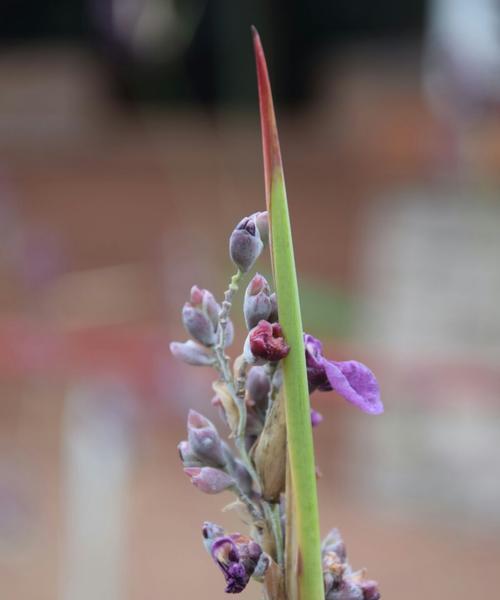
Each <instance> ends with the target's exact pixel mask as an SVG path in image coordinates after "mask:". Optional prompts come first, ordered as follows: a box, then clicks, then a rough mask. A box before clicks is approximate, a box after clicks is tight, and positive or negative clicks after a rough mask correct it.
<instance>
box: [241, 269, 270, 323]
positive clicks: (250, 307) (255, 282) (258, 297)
mask: <svg viewBox="0 0 500 600" xmlns="http://www.w3.org/2000/svg"><path fill="white" fill-rule="evenodd" d="M270 295H271V290H270V289H269V284H268V283H267V281H266V279H265V277H262V275H259V273H257V274H256V275H255V276H254V277H253V279H252V280H251V281H250V283H249V284H248V286H247V289H246V290H245V300H244V302H243V313H244V315H245V321H246V324H247V328H248V329H252V328H253V327H255V326H256V325H257V323H258V322H259V321H262V320H264V321H267V319H268V318H269V315H270V314H271V310H272V305H271V298H270Z"/></svg>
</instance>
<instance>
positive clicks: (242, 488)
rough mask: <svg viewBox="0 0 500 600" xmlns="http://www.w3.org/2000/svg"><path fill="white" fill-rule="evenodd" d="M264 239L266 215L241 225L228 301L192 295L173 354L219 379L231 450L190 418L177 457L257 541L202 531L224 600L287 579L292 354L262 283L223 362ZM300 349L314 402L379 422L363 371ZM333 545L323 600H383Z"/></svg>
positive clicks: (254, 285)
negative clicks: (333, 395)
mask: <svg viewBox="0 0 500 600" xmlns="http://www.w3.org/2000/svg"><path fill="white" fill-rule="evenodd" d="M267 239H268V222H267V213H265V212H258V213H254V214H253V215H250V216H249V217H245V218H244V219H242V220H241V221H240V222H239V223H238V225H237V226H236V227H235V229H234V231H233V232H232V234H231V236H230V240H229V253H230V257H231V259H232V261H233V263H234V264H235V265H236V267H237V269H238V270H237V273H236V274H235V275H234V276H233V277H232V279H231V281H230V284H229V287H228V289H227V291H226V292H225V294H224V297H223V299H222V301H221V302H220V303H219V302H217V300H216V299H215V297H214V295H213V294H212V293H211V292H210V291H208V290H206V289H201V288H199V287H197V286H193V288H192V289H191V293H190V297H189V301H188V302H186V304H185V305H184V307H183V310H182V322H183V324H184V327H185V329H186V331H187V333H188V334H189V336H190V338H191V339H188V340H187V341H185V342H172V343H171V345H170V349H171V351H172V354H173V355H174V356H175V357H176V358H178V359H180V360H182V361H183V362H185V363H187V364H189V365H194V366H205V367H206V366H210V367H213V368H214V369H215V370H216V372H217V379H216V381H215V382H214V384H213V389H214V391H215V397H214V398H213V400H212V405H213V406H215V407H216V408H217V410H218V412H219V414H220V416H221V418H222V421H223V423H224V424H225V425H226V426H227V428H228V429H229V432H228V438H227V441H225V440H224V439H222V437H221V435H220V434H219V431H218V430H217V428H216V426H215V425H214V424H213V423H212V421H210V420H209V419H208V418H206V417H205V416H203V415H201V414H200V413H198V412H196V411H193V410H191V411H189V415H188V419H187V439H185V440H184V441H182V442H180V444H179V446H178V450H179V455H180V458H181V461H182V464H183V467H184V472H185V473H186V475H187V476H188V477H189V478H190V480H191V482H192V484H193V485H194V486H195V487H196V488H197V489H198V490H200V491H202V492H204V493H207V494H219V493H222V492H225V491H227V492H230V493H233V494H235V495H236V499H237V500H236V504H234V503H233V505H236V506H239V507H242V508H243V510H245V511H246V513H247V516H246V518H245V519H246V521H247V522H249V523H250V527H251V537H248V536H244V535H241V534H239V533H234V534H229V535H226V534H225V533H224V531H223V530H222V529H221V528H220V527H219V526H217V525H214V524H211V523H205V525H204V527H203V538H204V544H205V546H206V548H207V550H208V551H209V553H210V555H211V557H212V558H213V560H214V561H215V563H216V564H217V565H218V567H219V568H220V569H221V571H222V573H223V575H224V577H225V580H226V592H228V593H239V592H241V591H242V590H243V589H244V588H245V587H246V586H247V584H248V582H249V581H250V580H251V579H252V578H253V579H256V580H258V581H263V580H264V579H265V576H266V572H267V571H268V570H269V571H272V573H273V574H274V573H281V574H282V573H283V569H284V544H285V527H284V523H283V520H284V510H283V502H284V494H283V492H284V487H285V479H286V478H285V469H286V424H285V412H284V403H283V401H282V394H281V388H282V372H281V362H282V360H284V359H286V357H287V355H288V353H289V352H290V350H291V349H290V347H289V346H288V344H287V343H286V339H285V335H284V332H283V330H282V327H281V325H280V323H279V315H278V305H277V298H276V294H275V293H273V292H272V290H271V286H270V285H269V282H268V281H267V280H266V278H265V277H263V276H262V275H260V274H258V273H256V274H255V275H254V276H253V277H252V278H251V279H250V281H249V283H248V284H247V286H246V289H245V295H244V302H243V313H244V319H245V323H246V327H247V335H246V339H245V343H244V346H243V348H242V350H241V353H240V354H239V355H238V356H237V357H236V358H235V359H234V361H231V360H230V358H229V357H228V356H227V354H226V348H227V347H228V346H229V345H230V344H231V343H232V342H233V337H234V331H233V325H232V322H231V320H230V318H229V315H230V311H231V308H232V303H233V299H234V296H235V294H236V292H237V291H238V289H239V284H240V282H241V279H242V277H243V276H244V274H247V273H248V272H249V271H250V270H251V269H252V267H253V266H254V265H255V263H256V261H257V259H258V257H259V255H260V254H261V252H262V249H263V247H264V244H265V243H266V242H267ZM304 349H305V354H306V364H307V375H308V381H309V389H310V392H311V393H312V392H313V391H315V390H319V391H330V390H335V391H336V392H337V393H338V394H339V395H340V396H343V397H344V398H345V399H346V400H347V401H348V402H351V403H352V404H354V405H356V406H357V407H358V408H360V409H361V410H363V411H364V412H367V413H371V414H377V413H380V412H382V410H383V407H382V403H381V402H380V394H379V389H378V385H377V381H376V379H375V377H374V375H373V374H372V372H371V371H370V370H369V369H368V368H367V367H366V366H364V365H363V364H361V363H358V362H356V361H347V362H336V361H331V360H327V359H326V358H325V357H324V356H323V349H322V346H321V343H320V342H319V341H318V340H317V339H315V338H313V337H312V336H310V335H307V334H305V335H304ZM321 421H322V417H321V415H320V414H319V413H318V412H317V411H315V410H311V423H312V425H313V426H316V425H318V424H319V423H320V422H321ZM330 538H331V536H330ZM330 538H329V539H330ZM332 540H333V538H331V539H330V541H328V543H327V544H326V546H324V548H323V565H324V577H325V598H327V599H328V600H377V599H378V597H379V596H378V595H377V594H378V592H377V593H375V592H374V591H373V589H372V588H373V585H372V584H373V582H366V581H364V579H362V578H361V579H360V576H359V573H352V572H351V570H350V568H349V566H348V563H347V562H346V560H345V551H344V550H342V548H343V545H342V543H341V540H340V538H339V539H338V540H337V541H335V542H334V541H332ZM273 576H274V575H273ZM280 576H281V575H280ZM370 585H372V587H370ZM375 589H376V586H375ZM349 590H350V591H349ZM359 590H361V591H359ZM356 594H358V595H356ZM360 594H361V595H360ZM370 594H371V595H370Z"/></svg>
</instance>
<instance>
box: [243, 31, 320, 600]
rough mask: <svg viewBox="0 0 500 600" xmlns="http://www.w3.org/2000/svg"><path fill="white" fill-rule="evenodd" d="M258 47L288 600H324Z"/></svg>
mask: <svg viewBox="0 0 500 600" xmlns="http://www.w3.org/2000/svg"><path fill="white" fill-rule="evenodd" d="M253 41H254V51H255V58H256V64H257V81H258V88H259V107H260V117H261V130H262V148H263V155H264V176H265V177H264V179H265V188H266V202H267V209H268V212H269V220H270V240H271V250H272V252H271V257H272V262H273V272H274V279H275V284H276V296H277V299H278V313H279V320H280V325H281V327H282V329H283V333H284V335H285V338H286V341H287V343H288V344H289V346H290V348H291V350H290V353H289V355H288V356H287V357H286V358H285V359H284V360H283V387H284V393H285V408H286V426H287V445H288V467H289V469H288V475H289V476H288V477H287V492H286V496H287V503H288V506H287V517H288V521H289V522H288V523H287V536H286V565H287V566H286V570H287V573H286V580H287V598H288V600H298V599H299V598H300V600H324V587H323V575H322V567H321V550H320V535H319V515H318V501H317V492H316V472H315V461H314V447H313V438H312V428H311V418H310V406H309V389H308V384H307V371H306V363H305V352H304V342H303V329H302V317H301V313H300V302H299V291H298V284H297V273H296V269H295V259H294V253H293V244H292V232H291V227H290V218H289V214H288V204H287V198H286V190H285V179H284V174H283V164H282V159H281V150H280V145H279V138H278V129H277V126H276V116H275V113H274V105H273V99H272V93H271V85H270V82H269V75H268V72H267V65H266V59H265V56H264V51H263V49H262V44H261V42H260V38H259V34H258V33H257V31H256V30H255V29H253ZM292 507H293V510H291V508H292ZM289 509H290V510H289Z"/></svg>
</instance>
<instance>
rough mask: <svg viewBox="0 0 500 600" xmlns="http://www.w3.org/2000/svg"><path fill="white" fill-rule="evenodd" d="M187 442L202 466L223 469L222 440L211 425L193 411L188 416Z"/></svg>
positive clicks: (224, 461)
mask: <svg viewBox="0 0 500 600" xmlns="http://www.w3.org/2000/svg"><path fill="white" fill-rule="evenodd" d="M188 440H189V445H190V447H191V450H192V452H193V453H194V454H195V456H197V457H198V458H199V459H200V461H201V462H202V463H203V464H204V465H209V466H212V467H224V466H225V464H226V459H225V458H224V452H223V448H222V440H221V439H220V436H219V433H218V431H217V429H216V428H215V426H214V425H213V423H212V422H211V421H209V420H208V419H206V418H205V417H204V416H203V415H200V413H197V412H196V411H194V410H190V411H189V416H188Z"/></svg>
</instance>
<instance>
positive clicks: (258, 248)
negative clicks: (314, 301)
mask: <svg viewBox="0 0 500 600" xmlns="http://www.w3.org/2000/svg"><path fill="white" fill-rule="evenodd" d="M263 247H264V244H263V243H262V240H261V239H260V233H259V230H258V228H257V225H256V223H255V218H254V217H253V216H251V217H245V218H244V219H242V220H241V221H240V222H239V223H238V225H236V228H235V229H234V230H233V233H232V234H231V237H230V238H229V254H230V256H231V260H232V261H233V262H234V264H235V265H236V266H237V267H238V269H239V270H240V271H241V272H242V273H246V272H247V271H249V270H250V269H251V268H252V266H253V264H254V263H255V261H256V260H257V259H258V258H259V256H260V253H261V252H262V248H263Z"/></svg>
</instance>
